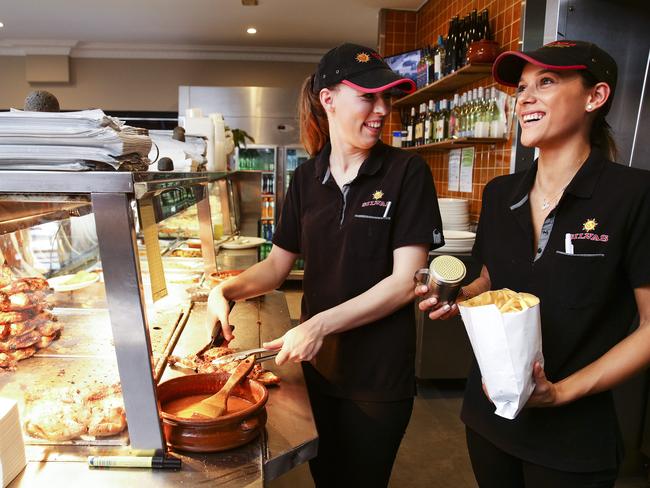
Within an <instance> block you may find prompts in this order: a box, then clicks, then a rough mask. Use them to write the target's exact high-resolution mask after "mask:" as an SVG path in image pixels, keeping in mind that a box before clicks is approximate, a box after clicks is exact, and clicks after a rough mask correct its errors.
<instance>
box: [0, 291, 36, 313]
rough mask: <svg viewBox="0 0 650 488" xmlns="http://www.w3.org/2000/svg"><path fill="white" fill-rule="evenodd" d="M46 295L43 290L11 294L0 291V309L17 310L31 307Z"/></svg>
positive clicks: (5, 310)
mask: <svg viewBox="0 0 650 488" xmlns="http://www.w3.org/2000/svg"><path fill="white" fill-rule="evenodd" d="M46 295H47V294H46V292H44V291H35V292H31V291H30V292H19V293H14V294H13V295H8V294H7V293H4V292H1V291H0V311H2V312H18V311H22V310H28V309H31V308H33V307H34V306H35V305H38V304H40V303H41V302H42V301H43V300H45V297H46Z"/></svg>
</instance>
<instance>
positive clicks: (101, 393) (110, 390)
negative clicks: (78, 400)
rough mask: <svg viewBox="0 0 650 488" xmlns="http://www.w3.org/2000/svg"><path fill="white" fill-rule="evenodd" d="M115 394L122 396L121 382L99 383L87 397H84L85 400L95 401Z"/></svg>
mask: <svg viewBox="0 0 650 488" xmlns="http://www.w3.org/2000/svg"><path fill="white" fill-rule="evenodd" d="M114 396H119V397H121V396H122V385H120V384H119V383H115V384H112V385H99V386H97V387H95V388H94V389H93V390H91V391H90V392H89V393H88V394H87V395H86V396H85V397H83V402H84V403H93V402H97V401H99V400H103V399H105V398H108V397H114Z"/></svg>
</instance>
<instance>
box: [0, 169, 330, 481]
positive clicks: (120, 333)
mask: <svg viewBox="0 0 650 488" xmlns="http://www.w3.org/2000/svg"><path fill="white" fill-rule="evenodd" d="M220 176H221V175H214V174H212V175H210V177H208V176H206V175H205V174H183V175H179V174H165V173H155V174H154V173H151V174H150V173H119V172H116V173H108V172H107V173H96V172H95V173H71V174H69V173H52V172H3V173H2V178H1V179H0V206H1V207H2V210H3V213H2V217H1V218H0V236H1V235H10V234H11V233H15V232H21V231H24V230H25V229H30V228H31V227H32V226H37V225H42V224H44V223H47V222H54V221H63V220H65V219H67V218H68V217H70V216H78V215H90V214H92V215H93V216H94V225H95V228H96V236H97V242H98V247H99V255H100V256H101V268H99V269H98V271H101V272H102V276H103V279H100V280H99V281H98V282H96V283H93V284H90V285H88V286H85V287H84V288H83V289H78V290H75V291H59V292H56V293H54V294H53V295H51V296H50V297H48V300H49V303H50V306H51V307H53V310H52V312H53V313H54V315H55V316H56V317H58V322H59V323H61V324H63V333H62V334H61V338H60V339H59V340H57V341H54V342H53V343H52V344H51V345H50V346H49V347H48V348H47V349H42V350H39V351H37V352H36V354H35V356H34V357H32V358H29V359H25V360H23V361H20V362H19V363H18V365H17V368H16V370H15V371H3V372H2V374H0V396H2V397H9V398H13V399H16V400H17V402H18V404H19V409H20V410H21V415H22V414H23V413H24V408H25V405H26V404H27V403H28V402H29V401H30V398H29V397H30V396H33V395H38V394H41V393H42V394H45V393H48V392H49V395H50V397H49V401H60V402H64V403H65V402H66V401H68V400H69V399H66V398H64V396H65V395H63V394H61V396H62V397H61V398H58V399H57V398H53V395H54V397H55V396H56V395H55V394H54V393H53V392H58V391H66V392H72V393H71V395H72V396H74V395H75V394H78V395H82V394H83V392H84V391H85V389H86V388H89V387H92V386H93V385H96V384H104V385H110V384H111V383H115V382H118V383H119V384H120V385H121V397H122V399H123V404H124V407H125V411H126V421H127V425H128V433H127V431H124V432H122V433H121V434H118V435H115V436H109V437H105V438H95V439H93V438H88V437H87V436H81V438H75V439H69V440H64V441H58V440H57V441H52V440H47V439H35V438H34V437H32V436H29V435H28V434H27V433H25V441H26V444H27V446H26V452H27V457H28V460H29V462H28V465H27V468H26V469H25V470H24V471H23V472H22V473H21V474H20V475H19V476H18V477H17V478H16V479H15V480H14V481H13V483H12V484H11V485H10V486H41V485H42V484H45V483H47V484H51V485H56V484H64V483H65V484H66V485H67V486H77V485H82V484H83V485H88V484H89V483H91V484H92V485H93V486H118V485H119V484H120V483H124V484H125V485H129V486H131V485H134V484H136V483H142V484H143V486H167V485H172V484H174V485H176V484H181V483H188V484H190V485H193V484H197V483H206V482H210V481H214V482H218V483H219V484H220V485H223V486H232V487H239V486H263V484H264V482H265V480H269V479H273V478H275V477H277V476H279V475H280V474H282V473H284V472H286V471H287V470H289V469H291V468H292V467H294V466H295V465H297V464H299V463H302V462H305V461H306V460H308V459H309V458H311V457H313V456H314V455H315V452H316V445H317V436H316V431H315V427H314V423H313V418H312V416H311V409H310V407H309V401H308V397H307V394H306V390H305V386H304V382H303V378H302V371H301V369H300V367H299V365H295V364H290V365H285V366H282V367H280V368H277V369H276V368H274V367H273V366H270V368H269V369H271V370H273V371H275V372H276V373H277V374H278V375H279V376H280V377H281V379H282V383H281V385H280V386H278V387H273V388H270V392H269V401H268V403H267V406H266V408H267V413H268V421H267V425H266V430H265V431H264V433H263V434H262V436H261V437H259V438H258V439H257V440H255V441H253V442H252V443H250V444H248V445H245V446H242V447H240V448H237V449H233V450H230V451H226V452H223V453H214V454H191V455H187V454H183V453H171V454H170V455H172V456H177V457H180V458H181V459H182V461H183V467H182V469H181V470H180V471H173V472H172V471H162V470H161V471H155V470H154V471H151V470H143V469H109V470H97V469H89V468H88V466H87V462H86V458H87V456H89V455H125V454H128V455H162V454H163V453H164V452H165V451H166V447H165V441H164V436H163V431H162V427H161V420H160V409H159V402H158V400H157V395H156V380H155V375H154V371H161V370H162V365H163V364H165V354H168V353H173V354H176V355H179V356H184V355H187V354H190V353H195V352H196V351H197V350H198V349H200V347H201V346H202V345H204V343H205V341H207V339H208V337H209V334H208V332H207V330H206V328H205V325H204V322H205V304H203V303H191V301H190V299H189V295H188V294H187V293H186V289H187V288H188V286H187V284H188V283H192V282H193V281H194V280H195V278H193V277H192V276H196V269H197V268H198V270H199V271H200V272H203V273H206V274H208V273H210V272H211V271H214V270H216V269H217V263H216V258H215V248H214V245H213V242H212V224H211V218H210V209H209V203H208V198H207V192H206V185H207V183H208V181H210V180H215V179H218V178H219V177H220ZM174 191H177V192H181V193H182V192H186V193H187V192H189V193H191V194H192V195H193V197H194V201H195V202H196V203H197V209H198V211H197V213H198V218H199V220H200V238H201V251H202V256H203V257H202V259H197V260H194V266H193V268H194V269H193V274H188V275H187V276H188V277H190V278H187V279H184V278H182V274H181V275H179V276H181V279H177V280H176V281H175V280H174V279H171V274H172V273H171V271H172V270H170V269H168V267H166V266H165V263H164V262H162V259H161V262H160V263H156V261H157V260H156V259H153V264H152V262H150V261H151V259H145V258H144V257H142V256H141V254H142V253H141V252H139V250H138V243H137V239H136V221H139V224H140V226H142V225H143V222H144V221H145V220H146V219H145V217H146V215H145V214H147V213H148V214H149V216H150V217H151V218H152V219H153V221H154V223H156V222H160V221H161V220H162V219H164V218H166V216H167V215H171V214H173V213H174V212H175V211H178V210H180V209H182V207H183V205H182V202H178V203H179V205H178V206H177V207H176V208H172V210H171V211H170V210H169V207H167V209H166V210H165V209H164V208H163V209H162V210H163V211H161V205H160V200H161V197H163V196H164V195H166V194H169V192H174ZM165 211H166V212H167V213H165ZM151 218H150V220H149V223H151ZM141 230H142V229H141ZM144 236H145V240H147V239H148V240H149V243H148V244H149V246H148V247H147V250H146V252H145V253H144V254H145V255H146V256H148V258H151V257H152V255H153V256H155V255H156V253H155V252H154V253H153V254H152V251H151V248H152V246H151V244H152V240H153V239H152V237H151V233H149V235H147V229H146V228H145V229H144ZM12 239H13V235H12ZM14 241H16V242H18V244H20V242H21V240H20V239H14ZM156 241H157V233H156ZM153 244H154V245H153V248H154V251H155V250H156V247H157V242H155V243H153ZM157 254H158V257H160V252H159V251H158V253H157ZM25 261H27V260H25ZM32 264H33V263H32ZM167 264H169V263H167ZM158 265H160V271H162V276H161V275H160V273H159V274H158V275H156V274H155V272H154V271H155V269H154V268H156V266H158ZM25 266H27V265H26V264H25ZM143 268H145V272H144V273H143ZM20 274H22V275H23V276H24V275H25V269H22V270H21V271H20ZM161 279H162V283H161ZM156 288H157V289H158V290H161V289H162V290H163V291H164V292H165V293H162V294H159V295H158V296H155V293H154V289H156ZM165 294H166V296H165ZM232 322H233V323H234V324H236V326H237V339H236V340H235V341H234V342H233V343H232V344H231V346H233V347H238V348H247V347H256V346H259V345H260V344H261V342H262V341H264V340H268V339H272V338H275V337H277V336H279V335H281V334H282V333H284V332H285V331H286V330H287V329H288V328H289V327H290V319H289V314H288V310H287V305H286V301H285V299H284V296H283V295H282V294H281V293H280V292H274V293H271V294H268V295H266V296H264V297H262V298H260V299H257V300H252V301H246V302H242V303H238V304H237V305H236V307H235V309H234V311H233V314H232ZM176 339H178V342H177V343H176V344H175V347H173V348H172V347H170V346H171V345H173V341H174V340H176ZM186 373H187V372H181V371H177V370H174V369H172V368H171V367H168V368H166V369H165V371H164V375H163V380H165V379H168V378H171V377H173V376H175V375H179V374H186ZM63 388H65V389H66V390H63ZM75 392H76V393H75ZM67 394H68V393H66V395H67Z"/></svg>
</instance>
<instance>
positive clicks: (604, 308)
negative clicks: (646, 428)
mask: <svg viewBox="0 0 650 488" xmlns="http://www.w3.org/2000/svg"><path fill="white" fill-rule="evenodd" d="M536 173H537V164H536V163H535V164H534V165H533V167H532V168H531V169H530V170H529V171H527V172H521V173H516V174H513V175H508V176H503V177H499V178H496V179H494V180H493V181H491V182H490V183H489V184H488V185H487V186H486V187H485V190H484V193H483V208H482V211H481V218H480V222H479V227H478V232H477V239H476V243H475V246H474V251H473V254H474V257H475V258H476V259H477V260H478V261H479V262H481V263H483V264H485V266H486V267H487V269H488V271H489V273H490V278H491V281H492V288H493V289H499V288H506V287H507V288H511V289H514V290H517V291H526V292H529V293H533V294H535V295H537V296H538V297H539V298H540V300H541V304H540V306H541V318H542V348H543V353H544V359H545V370H546V375H547V377H548V378H549V380H550V381H553V382H555V381H558V380H561V379H563V378H565V377H567V376H568V375H570V374H572V373H574V372H575V371H577V370H579V369H581V368H583V367H584V366H586V365H588V364H590V363H591V362H593V361H595V360H596V359H598V358H599V357H600V356H602V355H603V354H604V353H606V352H607V351H608V350H609V349H611V348H612V347H613V346H614V345H615V344H616V343H618V342H619V341H621V340H622V339H623V338H624V337H625V336H626V335H627V334H628V333H629V331H630V327H631V325H632V323H633V320H634V318H635V315H636V313H637V309H636V303H635V300H634V293H633V290H634V288H637V287H640V286H643V285H647V284H649V283H650V255H649V253H648V250H650V172H646V171H642V170H637V169H631V168H628V167H625V166H621V165H618V164H615V163H612V162H610V161H607V160H606V159H605V158H604V157H603V156H602V155H600V154H599V153H598V152H596V151H592V153H591V155H590V156H589V158H588V159H587V161H586V162H585V164H584V165H583V166H582V168H580V170H579V171H578V173H577V174H576V176H575V177H574V178H573V180H572V181H571V183H570V184H569V186H568V187H567V189H566V191H565V192H564V196H563V197H562V199H561V200H560V202H559V204H558V206H557V207H556V209H555V210H554V211H552V212H551V214H550V215H549V216H548V218H547V219H546V222H545V223H544V226H543V229H542V236H541V237H542V238H541V239H540V246H539V247H538V249H533V243H534V241H533V226H532V221H531V208H530V204H529V201H528V193H529V192H530V189H531V188H532V186H533V183H534V181H535V175H536ZM567 234H570V236H569V238H570V239H571V243H572V245H573V254H570V253H567V252H566V251H567V249H566V245H565V241H566V235H567ZM493 412H494V406H493V405H492V404H491V403H490V402H489V401H488V400H487V399H486V397H485V396H484V394H483V392H482V390H481V376H480V372H479V370H478V367H477V365H476V362H474V365H473V367H472V372H471V374H470V378H469V380H468V384H467V391H466V396H465V401H464V404H463V410H462V419H463V421H464V422H465V423H466V424H467V425H468V426H469V427H470V428H472V429H474V430H475V431H477V432H478V433H479V434H481V435H483V436H484V437H486V438H487V439H489V440H490V441H491V442H492V443H494V444H495V445H497V446H499V447H500V448H502V449H503V450H504V451H507V452H509V453H511V454H513V455H515V456H518V457H520V458H522V459H524V460H527V461H530V462H533V463H537V464H540V465H543V466H548V467H551V468H554V469H559V470H564V471H575V472H578V471H598V470H604V469H609V468H614V467H615V466H616V465H617V461H618V459H619V457H620V453H621V450H620V446H621V444H620V442H619V433H618V425H617V420H616V415H615V411H614V404H613V399H612V395H611V393H610V392H605V393H601V394H597V395H592V396H588V397H585V398H582V399H580V400H578V401H576V402H573V403H571V404H569V405H566V406H562V407H555V408H531V409H524V410H523V411H522V412H521V413H520V414H519V416H518V417H517V418H516V419H515V420H506V419H503V418H501V417H498V416H497V415H495V414H494V413H493Z"/></svg>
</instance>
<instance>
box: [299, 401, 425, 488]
mask: <svg viewBox="0 0 650 488" xmlns="http://www.w3.org/2000/svg"><path fill="white" fill-rule="evenodd" d="M309 398H310V400H311V406H312V410H313V412H314V420H315V421H316V428H317V430H318V438H319V440H318V455H317V456H316V458H314V459H312V460H311V461H310V462H309V469H310V471H311V475H312V477H313V478H314V483H315V484H316V487H317V488H343V487H347V486H353V487H356V488H364V487H368V488H375V487H376V488H381V487H385V486H387V485H388V480H389V479H390V473H391V470H392V468H393V462H394V461H395V456H396V454H397V450H398V448H399V445H400V442H401V441H402V437H403V436H404V432H405V431H406V426H407V425H408V423H409V419H410V418H411V411H412V410H413V399H412V398H409V399H408V400H401V401H395V402H359V401H353V400H347V399H344V398H335V397H331V396H327V395H323V394H321V393H319V392H316V391H314V389H313V388H309Z"/></svg>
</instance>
